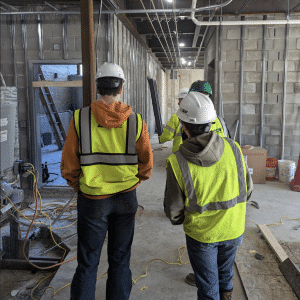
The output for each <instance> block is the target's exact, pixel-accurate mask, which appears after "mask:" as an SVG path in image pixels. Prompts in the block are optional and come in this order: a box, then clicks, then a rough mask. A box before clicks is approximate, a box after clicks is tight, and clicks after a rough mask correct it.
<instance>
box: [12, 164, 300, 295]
mask: <svg viewBox="0 0 300 300" xmlns="http://www.w3.org/2000/svg"><path fill="white" fill-rule="evenodd" d="M31 166H32V169H33V171H29V172H30V173H31V174H32V175H33V177H34V183H33V186H34V189H33V190H34V192H35V193H34V200H35V203H36V209H35V214H34V215H33V220H32V221H30V219H29V218H28V217H27V216H25V215H24V214H23V213H22V212H20V211H19V210H18V209H17V208H16V207H15V205H14V204H13V202H12V201H11V200H10V199H9V198H8V197H7V199H8V200H9V202H10V203H11V204H12V206H13V207H14V209H15V210H16V211H17V212H18V213H19V214H20V215H21V216H22V217H23V218H25V219H26V220H27V221H29V222H31V224H30V227H29V229H28V231H29V230H30V228H31V226H32V225H33V224H43V225H47V224H45V223H43V222H34V220H35V218H36V213H37V203H38V199H37V196H39V199H40V212H41V214H42V215H44V216H45V217H46V218H47V219H48V220H49V231H50V234H51V237H52V240H53V241H54V243H55V244H56V245H57V246H58V247H59V248H61V249H63V250H64V251H65V253H64V255H63V258H64V256H65V254H66V250H65V249H64V248H62V247H61V246H60V245H58V244H57V243H56V241H55V239H54V237H53V235H52V230H55V229H63V228H67V227H70V226H72V225H74V224H75V223H76V222H77V221H75V222H73V223H72V224H70V225H67V226H64V227H59V228H51V219H50V217H49V216H48V215H47V214H46V213H45V212H43V210H42V197H41V194H40V192H39V191H38V189H37V178H36V176H35V174H34V172H37V170H35V168H34V166H33V165H31ZM37 174H38V173H37ZM48 205H51V204H48ZM23 211H24V210H23ZM143 212H144V209H143V210H142V212H141V213H143ZM141 213H139V214H138V216H139V215H140V214H141ZM283 219H289V220H293V221H295V220H300V218H289V217H286V216H284V217H282V218H281V219H280V221H279V223H274V224H267V225H266V226H278V225H282V224H283V221H282V220H283ZM245 223H254V224H255V225H256V226H258V224H257V223H255V222H254V221H246V222H245ZM185 250H186V247H185V246H182V247H179V248H178V253H179V257H178V259H177V262H176V263H170V262H167V261H165V260H163V259H160V258H154V259H152V260H150V261H148V262H147V264H146V265H145V274H142V275H140V276H139V277H137V278H136V279H135V280H134V279H132V282H133V284H136V283H137V281H138V280H139V279H141V278H143V277H146V276H147V272H148V270H147V269H148V265H149V264H150V263H151V262H153V261H162V262H163V263H165V264H168V265H179V266H183V265H186V264H188V263H189V261H187V262H184V263H183V262H182V257H183V255H184V252H185ZM25 258H26V257H25ZM63 258H62V259H63ZM73 259H74V258H73ZM73 259H72V260H73ZM67 262H68V261H66V262H65V263H67ZM60 264H63V263H60ZM60 264H59V265H60ZM37 268H38V269H42V268H39V267H37ZM56 272H57V271H55V272H54V273H51V274H50V275H48V276H46V277H45V278H44V279H43V280H42V281H40V282H39V283H38V284H37V285H36V286H35V287H34V288H33V289H32V290H31V299H33V300H36V299H35V298H34V297H33V292H34V290H35V289H36V288H38V287H39V286H40V284H41V283H42V282H44V281H45V280H46V279H47V278H49V277H51V276H52V275H54V274H55V273H56ZM106 274H107V272H106V273H104V274H103V275H101V276H100V277H98V278H97V280H99V279H101V278H103V277H104V276H105V275H106ZM69 285H71V282H70V283H68V284H66V285H64V286H63V287H61V288H59V289H58V290H57V291H56V290H55V288H54V287H52V286H48V287H46V288H45V290H47V289H52V290H53V291H54V292H53V295H52V297H54V296H55V295H56V294H57V293H58V292H60V291H61V290H63V289H64V288H66V287H67V286H69Z"/></svg>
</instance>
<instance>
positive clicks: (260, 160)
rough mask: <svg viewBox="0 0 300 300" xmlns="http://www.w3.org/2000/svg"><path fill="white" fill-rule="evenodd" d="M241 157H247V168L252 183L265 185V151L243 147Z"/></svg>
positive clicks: (252, 147)
mask: <svg viewBox="0 0 300 300" xmlns="http://www.w3.org/2000/svg"><path fill="white" fill-rule="evenodd" d="M242 152H243V155H245V156H247V166H248V168H249V171H250V173H251V176H252V180H253V183H266V160H267V150H266V149H264V148H261V147H255V146H249V145H247V146H243V147H242Z"/></svg>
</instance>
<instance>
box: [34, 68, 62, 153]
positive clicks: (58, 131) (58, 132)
mask: <svg viewBox="0 0 300 300" xmlns="http://www.w3.org/2000/svg"><path fill="white" fill-rule="evenodd" d="M38 72H39V77H40V79H41V80H45V77H44V74H43V72H42V69H41V66H38ZM39 91H40V98H41V102H42V104H43V106H44V107H45V111H46V115H47V117H48V120H49V123H50V126H51V127H52V128H53V132H54V136H55V140H56V142H57V146H58V149H59V150H61V149H62V148H63V146H64V142H65V140H66V133H65V130H64V127H63V125H62V122H61V119H60V116H59V114H58V111H57V109H56V106H55V103H54V101H53V98H52V96H51V93H50V91H49V88H48V87H40V88H39Z"/></svg>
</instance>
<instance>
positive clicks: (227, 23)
mask: <svg viewBox="0 0 300 300" xmlns="http://www.w3.org/2000/svg"><path fill="white" fill-rule="evenodd" d="M193 1H195V0H193ZM192 14H193V13H192ZM191 19H192V21H193V22H194V23H195V24H196V25H198V26H220V25H223V26H241V25H286V24H290V25H299V24H300V20H252V21H251V20H247V21H246V20H245V21H221V22H220V21H212V22H207V21H204V22H202V21H198V20H197V19H196V18H195V16H194V17H192V15H191Z"/></svg>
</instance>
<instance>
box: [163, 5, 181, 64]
mask: <svg viewBox="0 0 300 300" xmlns="http://www.w3.org/2000/svg"><path fill="white" fill-rule="evenodd" d="M160 1H161V5H162V8H163V9H165V6H164V3H163V0H160ZM164 14H165V20H166V23H167V27H168V31H169V34H170V39H171V42H172V47H173V51H174V55H175V56H177V58H178V55H177V52H176V51H175V45H174V42H173V37H172V33H171V30H170V26H169V22H170V20H168V17H167V14H166V13H164ZM175 62H176V67H177V66H178V62H177V59H176V57H175Z"/></svg>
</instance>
